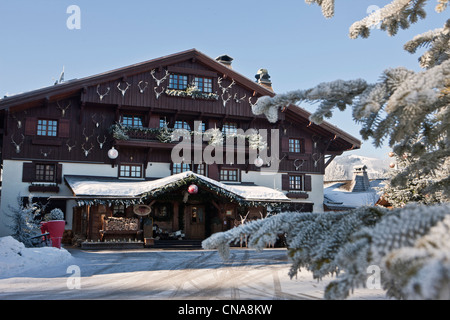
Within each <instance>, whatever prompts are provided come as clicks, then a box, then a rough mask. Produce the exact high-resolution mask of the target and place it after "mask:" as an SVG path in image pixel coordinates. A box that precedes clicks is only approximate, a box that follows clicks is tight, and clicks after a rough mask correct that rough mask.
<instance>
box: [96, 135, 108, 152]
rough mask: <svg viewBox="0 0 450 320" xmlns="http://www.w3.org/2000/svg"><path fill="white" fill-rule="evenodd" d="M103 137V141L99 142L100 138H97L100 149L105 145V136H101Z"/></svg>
mask: <svg viewBox="0 0 450 320" xmlns="http://www.w3.org/2000/svg"><path fill="white" fill-rule="evenodd" d="M103 137H104V139H103V141H100V140H99V138H100V136H97V142H98V145H99V146H100V149H103V145H104V144H105V143H106V136H103Z"/></svg>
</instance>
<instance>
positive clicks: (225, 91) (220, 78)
mask: <svg viewBox="0 0 450 320" xmlns="http://www.w3.org/2000/svg"><path fill="white" fill-rule="evenodd" d="M222 80H223V78H222V77H219V78H218V79H217V84H218V85H219V88H220V89H221V90H222V95H221V97H222V101H223V106H224V107H225V106H226V105H227V103H228V101H230V100H231V94H230V92H229V91H230V90H231V88H232V87H233V86H234V85H235V83H236V82H235V81H234V79H232V81H231V83H230V85H229V86H227V87H223V86H222ZM225 93H226V94H227V95H228V98H227V99H225V98H224V97H225Z"/></svg>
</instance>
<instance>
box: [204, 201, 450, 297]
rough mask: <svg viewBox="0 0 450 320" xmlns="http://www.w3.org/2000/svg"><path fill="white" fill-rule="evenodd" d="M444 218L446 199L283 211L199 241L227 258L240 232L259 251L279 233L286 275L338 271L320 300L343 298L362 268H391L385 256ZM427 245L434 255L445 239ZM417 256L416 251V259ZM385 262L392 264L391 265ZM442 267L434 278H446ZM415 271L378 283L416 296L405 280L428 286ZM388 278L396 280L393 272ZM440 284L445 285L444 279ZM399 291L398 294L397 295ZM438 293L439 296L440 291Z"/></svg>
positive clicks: (362, 281) (449, 213) (363, 273)
mask: <svg viewBox="0 0 450 320" xmlns="http://www.w3.org/2000/svg"><path fill="white" fill-rule="evenodd" d="M448 217H450V204H448V203H447V204H440V205H434V206H420V205H408V206H406V207H404V208H400V209H395V210H387V209H385V208H381V207H363V208H359V209H355V210H351V211H348V212H327V213H317V214H316V213H293V212H285V213H281V214H278V215H275V216H271V217H269V218H266V219H262V220H257V221H254V222H251V223H248V224H245V225H242V226H239V227H237V228H234V229H231V230H229V231H227V232H222V233H216V234H213V235H212V236H211V237H210V238H208V239H206V240H205V241H203V243H202V245H203V248H205V249H218V250H219V253H220V254H221V255H222V256H223V257H224V258H227V257H228V255H229V244H230V243H233V242H237V241H239V239H240V238H241V237H242V236H246V237H248V246H249V247H252V248H256V249H262V248H264V247H265V246H266V245H267V244H269V243H274V242H275V240H276V239H277V237H278V235H281V234H284V235H285V236H286V243H287V246H288V256H289V258H290V259H291V261H292V266H291V270H290V272H289V274H290V276H291V277H293V276H295V274H296V272H297V271H298V270H299V269H300V268H302V267H304V268H306V269H307V270H310V271H311V272H312V273H313V276H314V277H315V278H318V279H321V278H323V277H324V276H326V275H333V274H337V277H336V280H334V281H332V282H331V283H330V284H329V285H328V286H327V288H326V291H325V298H327V299H344V298H346V297H347V296H348V295H349V294H350V292H351V291H352V290H353V289H355V288H358V287H364V286H365V285H366V281H367V268H368V267H369V266H370V265H378V266H384V268H385V269H383V272H390V269H389V268H386V261H389V260H386V259H388V258H389V257H391V254H392V253H396V252H397V250H400V249H405V248H413V247H414V246H416V245H417V243H419V242H418V241H419V240H420V241H422V242H423V241H425V240H423V238H424V237H426V236H427V237H433V232H434V231H432V233H430V230H434V229H432V228H433V227H434V226H436V225H438V223H439V222H441V221H444V219H448ZM446 221H447V220H446ZM445 223H447V222H445ZM447 224H448V223H447ZM446 228H447V227H446ZM441 229H442V228H441ZM441 229H439V230H441ZM439 232H442V231H439ZM421 239H422V240H421ZM430 239H431V238H430ZM427 243H429V245H428V247H429V248H432V249H433V250H434V251H433V253H432V254H433V255H434V256H436V257H437V258H439V259H442V256H445V252H446V251H448V248H447V246H448V244H447V242H445V243H444V244H442V243H440V242H436V243H434V242H432V241H431V240H429V241H428V242H427ZM433 243H434V246H433V245H432V244H433ZM422 247H423V245H418V248H422ZM420 257H421V256H420V255H419V256H418V260H419V262H420ZM430 263H433V261H431V262H430ZM422 265H423V268H425V267H430V266H429V265H428V263H423V264H422ZM389 266H390V267H392V266H393V264H390V265H389ZM432 266H434V265H433V264H432V265H431V267H432ZM443 267H444V266H442V265H440V266H439V268H443ZM436 268H437V266H436ZM395 270H397V269H395ZM446 270H447V269H445V268H444V269H443V270H441V272H440V275H441V276H440V277H438V278H439V279H441V278H445V277H447V278H448V277H450V274H449V273H448V272H447V271H446ZM393 272H394V271H393ZM417 272H422V270H420V269H419V270H417ZM416 275H417V274H413V273H409V276H410V280H408V281H404V282H395V281H392V278H391V275H389V276H388V277H386V278H384V279H382V284H383V286H384V288H385V289H386V290H387V293H388V295H393V296H395V297H397V298H409V297H412V296H414V294H415V293H414V292H411V291H410V289H408V288H409V286H410V282H409V281H414V283H416V287H417V285H422V286H427V284H426V283H422V282H420V281H421V279H422V278H421V277H420V276H417V277H416ZM392 277H394V278H395V275H394V274H393V275H392ZM417 283H419V284H417ZM442 284H443V285H446V283H445V282H442ZM433 285H434V286H438V287H437V288H435V292H447V291H448V288H445V287H444V288H439V282H437V281H435V282H433ZM413 287H414V286H413ZM446 290H447V291H446ZM399 292H401V294H398V293H399ZM438 297H439V298H441V296H439V295H438Z"/></svg>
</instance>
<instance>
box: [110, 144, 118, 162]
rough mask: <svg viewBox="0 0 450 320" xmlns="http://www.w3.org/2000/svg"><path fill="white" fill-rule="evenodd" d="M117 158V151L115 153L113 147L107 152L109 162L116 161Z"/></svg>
mask: <svg viewBox="0 0 450 320" xmlns="http://www.w3.org/2000/svg"><path fill="white" fill-rule="evenodd" d="M118 156H119V151H117V150H116V149H115V148H114V147H112V148H111V149H109V150H108V157H109V158H110V159H111V160H115V159H117V157H118Z"/></svg>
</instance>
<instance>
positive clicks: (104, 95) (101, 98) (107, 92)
mask: <svg viewBox="0 0 450 320" xmlns="http://www.w3.org/2000/svg"><path fill="white" fill-rule="evenodd" d="M99 89H100V85H98V86H97V94H98V96H99V97H100V101H102V100H103V98H104V97H106V96H107V95H108V94H109V92H110V91H111V88H110V87H108V88H107V89H106V92H105V93H103V94H101V93H100V92H99V91H98V90H99Z"/></svg>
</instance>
